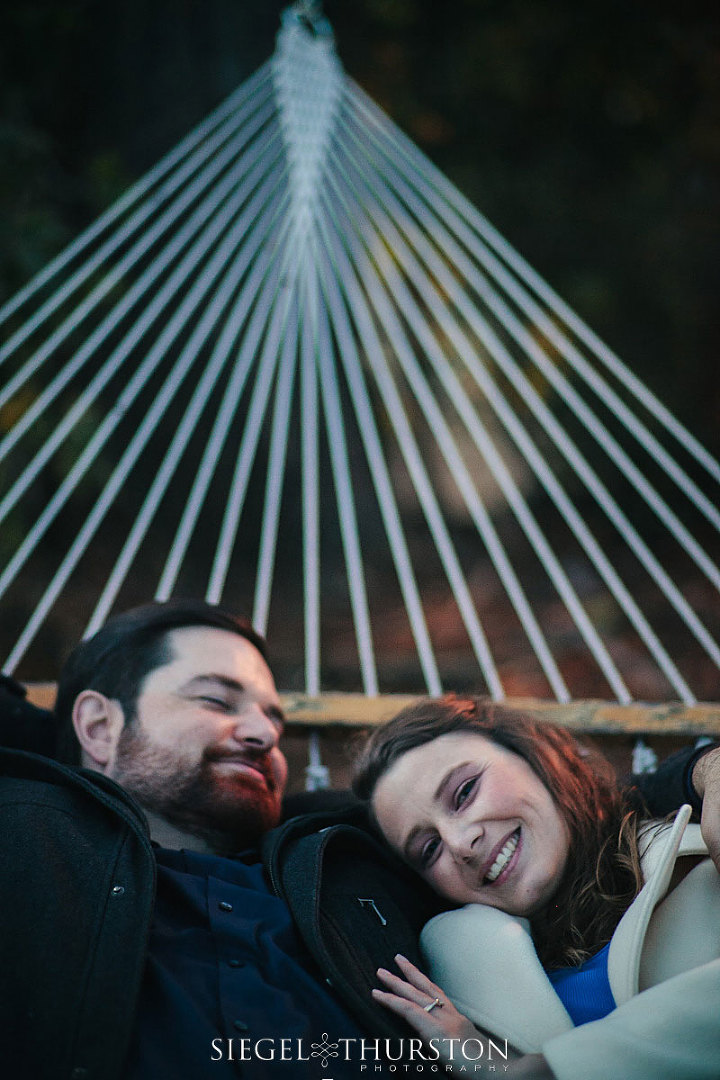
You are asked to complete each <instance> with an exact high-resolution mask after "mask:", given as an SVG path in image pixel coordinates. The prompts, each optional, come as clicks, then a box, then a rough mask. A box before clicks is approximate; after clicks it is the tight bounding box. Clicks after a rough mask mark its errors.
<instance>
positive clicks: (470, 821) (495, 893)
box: [372, 732, 569, 917]
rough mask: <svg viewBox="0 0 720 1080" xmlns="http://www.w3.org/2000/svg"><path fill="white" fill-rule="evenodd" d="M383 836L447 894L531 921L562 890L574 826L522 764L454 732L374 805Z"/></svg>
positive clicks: (419, 753) (416, 753) (430, 747)
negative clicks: (558, 890)
mask: <svg viewBox="0 0 720 1080" xmlns="http://www.w3.org/2000/svg"><path fill="white" fill-rule="evenodd" d="M372 803H373V809H374V811H375V815H376V817H377V820H378V823H379V825H380V828H381V829H382V831H383V833H384V834H385V837H386V839H387V840H388V842H389V843H390V845H391V847H393V848H394V849H395V851H397V852H398V854H400V855H401V856H402V858H403V859H405V861H406V862H408V863H409V864H410V865H411V866H412V867H413V868H414V869H415V870H417V871H418V873H419V874H420V875H421V876H422V877H423V878H425V880H426V881H427V882H428V883H429V884H430V885H431V886H432V887H433V888H434V889H435V890H436V892H438V893H440V895H441V896H445V897H447V898H448V899H449V900H454V901H456V902H458V903H461V904H471V903H472V904H487V905H489V906H490V907H496V908H500V910H501V911H507V912H508V913H509V914H511V915H521V916H525V917H528V916H531V915H533V914H534V913H535V912H536V911H538V910H539V909H540V908H542V907H543V906H544V905H545V904H546V903H547V902H548V901H549V900H550V898H551V897H552V895H553V893H554V892H555V890H556V889H557V887H558V885H559V884H560V879H561V878H562V874H563V871H564V869H565V864H566V862H567V856H568V850H569V833H568V829H567V825H566V824H565V821H564V819H563V817H562V816H561V814H560V811H559V809H558V807H557V806H556V805H555V802H554V801H553V798H552V796H551V795H550V792H549V791H548V789H547V788H546V787H545V785H544V784H543V782H542V781H541V780H540V778H539V777H538V776H537V775H536V773H535V772H533V770H532V769H531V768H530V766H529V765H528V763H527V762H526V761H525V759H524V758H521V757H519V756H518V755H517V754H515V753H513V752H512V751H511V750H506V749H505V748H504V747H502V746H498V745H497V744H496V743H494V742H492V741H491V740H490V739H487V738H485V736H484V735H476V734H474V733H472V732H453V733H452V734H450V735H440V736H439V737H438V738H437V739H433V740H432V742H429V743H425V745H424V746H418V747H416V748H415V749H413V750H409V751H408V752H407V753H406V754H404V755H403V756H402V757H401V758H399V759H398V760H397V761H396V762H395V763H394V764H393V766H392V767H391V768H390V769H389V770H388V771H387V772H386V773H385V774H384V775H383V776H382V777H381V779H380V781H379V782H378V784H377V786H376V788H375V794H374V795H373V800H372Z"/></svg>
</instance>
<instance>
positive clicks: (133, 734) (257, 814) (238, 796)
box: [112, 723, 280, 854]
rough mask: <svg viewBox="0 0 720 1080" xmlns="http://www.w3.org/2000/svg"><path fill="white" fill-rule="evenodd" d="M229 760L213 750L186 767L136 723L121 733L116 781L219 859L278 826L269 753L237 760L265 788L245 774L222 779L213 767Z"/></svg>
mask: <svg viewBox="0 0 720 1080" xmlns="http://www.w3.org/2000/svg"><path fill="white" fill-rule="evenodd" d="M228 756H231V755H228V754H226V753H225V752H224V751H223V750H222V749H221V748H212V747H211V748H208V749H207V750H206V751H205V753H204V754H203V757H202V758H201V760H200V762H199V763H194V764H191V763H188V762H185V761H184V760H183V758H182V756H180V755H178V754H177V753H176V752H175V751H173V750H170V749H165V748H162V747H158V746H156V745H155V744H154V743H153V742H152V741H151V740H150V739H149V738H148V736H147V735H146V734H145V733H144V732H143V731H142V730H140V729H138V727H137V726H136V724H135V723H133V724H131V725H129V726H126V727H124V728H123V730H122V732H121V733H120V738H119V740H118V745H117V755H116V758H115V766H114V769H113V773H112V776H113V779H114V780H115V781H116V782H117V783H118V784H120V785H121V786H122V787H123V788H124V789H125V790H126V791H127V792H128V793H129V794H130V795H132V796H134V798H135V799H137V801H138V802H139V803H140V805H141V806H142V807H144V808H145V809H146V810H150V811H152V812H154V813H156V814H158V815H159V816H160V817H161V818H163V819H164V820H165V821H167V822H168V823H169V824H170V825H174V826H176V827H177V828H179V829H181V830H182V831H183V832H188V833H191V834H192V835H193V836H197V837H200V838H201V839H202V840H204V841H205V842H206V843H207V844H208V846H209V847H210V848H211V849H212V850H213V851H216V852H218V854H230V853H231V852H235V851H239V850H241V849H242V848H245V847H248V845H251V844H253V843H255V842H256V841H257V840H258V839H259V838H260V837H261V836H262V835H263V834H264V833H266V832H267V831H268V829H272V828H273V826H275V825H277V823H278V820H279V817H280V799H279V795H278V793H277V791H276V782H275V777H274V774H273V771H272V762H271V759H270V757H269V755H268V754H267V753H266V752H262V753H254V754H253V753H251V752H248V751H243V752H242V755H238V754H236V755H233V756H235V757H238V756H242V757H243V759H244V760H246V761H247V762H252V764H253V766H254V768H256V769H258V770H260V772H261V773H262V776H263V777H264V778H265V782H264V783H263V780H262V779H261V778H260V777H259V776H258V777H257V779H255V778H254V777H253V776H252V775H246V774H244V773H239V774H233V775H229V776H224V775H221V774H219V772H218V770H217V769H216V768H215V763H216V762H218V761H222V760H223V758H224V757H228Z"/></svg>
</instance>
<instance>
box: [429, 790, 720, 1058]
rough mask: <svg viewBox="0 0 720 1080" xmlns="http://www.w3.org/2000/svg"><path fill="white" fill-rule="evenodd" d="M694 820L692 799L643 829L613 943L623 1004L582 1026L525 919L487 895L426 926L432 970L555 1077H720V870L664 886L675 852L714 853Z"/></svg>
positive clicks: (491, 1028)
mask: <svg viewBox="0 0 720 1080" xmlns="http://www.w3.org/2000/svg"><path fill="white" fill-rule="evenodd" d="M689 818H690V807H689V806H684V807H683V808H682V809H681V811H680V812H679V814H678V816H677V818H676V819H675V822H674V824H673V825H672V826H671V827H668V826H662V825H658V824H657V823H655V824H653V825H651V826H649V827H648V829H647V830H646V832H645V833H644V835H643V841H642V845H641V846H642V848H643V849H644V850H643V851H642V868H643V875H644V878H645V885H644V887H643V888H642V890H641V891H640V893H639V894H638V896H637V897H636V899H635V900H634V901H633V903H632V904H631V906H630V907H629V908H628V910H627V911H626V912H625V915H624V916H623V918H622V919H621V920H620V922H619V924H618V926H617V929H616V930H615V933H614V935H613V938H612V941H611V943H610V950H609V956H608V976H609V980H610V987H611V989H612V992H613V996H614V998H615V1002H616V1005H617V1008H616V1009H615V1010H614V1011H613V1012H611V1013H610V1014H609V1015H608V1016H606V1017H604V1018H603V1019H602V1020H596V1021H594V1022H593V1023H589V1024H583V1025H582V1026H581V1027H577V1028H576V1027H573V1023H572V1020H571V1019H570V1017H569V1015H568V1013H567V1012H566V1010H565V1008H564V1006H563V1005H562V1003H561V1001H560V998H559V997H558V996H557V994H556V993H555V990H554V989H553V986H552V984H551V983H550V981H549V979H548V978H547V976H546V974H545V972H544V971H543V969H542V967H541V965H540V962H539V961H538V958H537V954H536V953H535V949H534V947H533V944H532V941H531V939H530V934H529V927H528V923H527V921H526V920H525V919H519V918H515V917H513V916H510V915H506V914H504V913H503V912H501V911H497V910H496V909H494V908H489V907H484V906H482V905H480V904H468V905H467V906H466V907H464V908H459V909H457V910H456V911H447V912H443V913H442V914H441V915H437V916H436V917H435V918H434V919H432V920H431V921H430V922H429V923H428V924H427V925H426V926H425V928H424V930H423V932H422V938H421V944H422V947H423V951H424V953H425V956H426V958H427V961H428V965H429V967H428V970H429V973H430V976H431V978H432V979H434V981H435V982H437V983H438V985H439V986H441V987H442V989H443V990H444V991H445V992H446V994H447V995H448V997H449V998H450V999H451V1000H452V1001H453V1003H454V1004H455V1005H456V1007H457V1008H458V1009H459V1010H460V1012H462V1013H464V1014H465V1015H466V1016H468V1017H469V1018H470V1019H471V1020H472V1021H473V1023H475V1024H476V1025H477V1026H478V1027H479V1028H482V1029H484V1030H485V1031H486V1032H489V1033H490V1034H491V1035H494V1036H496V1037H500V1038H503V1039H508V1041H509V1043H510V1044H511V1045H512V1046H514V1047H515V1048H516V1049H517V1050H519V1051H521V1052H523V1053H537V1052H542V1053H543V1054H544V1055H545V1057H546V1059H547V1061H548V1063H549V1065H550V1068H551V1069H552V1070H553V1072H554V1073H555V1075H556V1077H558V1080H710V1078H714V1080H718V1078H720V874H718V873H717V871H716V869H715V867H714V865H713V863H712V862H711V861H710V859H709V858H707V859H703V861H702V862H701V863H699V864H698V865H697V866H695V867H694V869H693V870H691V871H690V873H689V874H687V875H686V877H685V878H683V880H682V881H681V882H680V884H679V885H678V886H677V888H675V889H673V891H672V892H671V893H670V895H669V896H667V897H666V896H665V894H666V892H667V889H668V885H669V883H670V879H671V876H672V872H673V869H674V866H675V861H676V859H677V858H678V857H679V856H681V855H698V854H699V855H706V854H707V848H706V846H705V844H704V842H703V840H702V837H701V836H700V828H699V826H697V825H688V821H689Z"/></svg>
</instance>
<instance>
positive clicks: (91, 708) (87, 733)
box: [72, 690, 125, 772]
mask: <svg viewBox="0 0 720 1080" xmlns="http://www.w3.org/2000/svg"><path fill="white" fill-rule="evenodd" d="M72 718H73V727H74V728H75V734H76V735H77V737H78V742H79V743H80V746H81V747H82V764H83V765H87V766H89V768H91V769H97V770H98V771H99V772H107V771H108V767H109V766H111V765H112V763H113V761H114V760H115V749H116V747H117V742H118V739H119V738H120V732H121V731H122V729H123V727H124V725H125V715H124V713H123V711H122V708H121V706H120V704H119V702H117V701H114V700H112V699H111V698H107V697H105V695H104V694H101V693H100V692H99V691H98V690H83V691H82V693H80V694H78V696H77V697H76V698H75V704H74V705H73V714H72Z"/></svg>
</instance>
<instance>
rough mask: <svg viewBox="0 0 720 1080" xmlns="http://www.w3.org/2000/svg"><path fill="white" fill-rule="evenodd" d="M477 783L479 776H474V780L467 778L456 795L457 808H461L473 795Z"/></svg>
mask: <svg viewBox="0 0 720 1080" xmlns="http://www.w3.org/2000/svg"><path fill="white" fill-rule="evenodd" d="M476 783H477V777H476V776H473V778H472V780H466V781H465V783H464V784H461V785H460V787H459V788H458V790H457V794H456V795H455V808H456V809H459V808H460V807H461V806H462V804H463V803H464V802H467V800H468V799H469V798H470V796H471V795H472V793H473V791H474V790H475V785H476Z"/></svg>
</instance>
